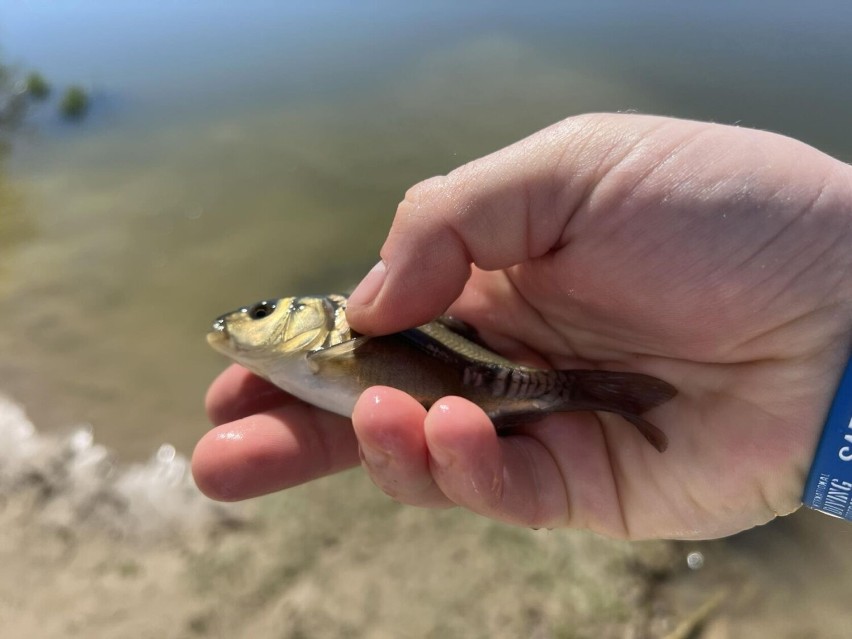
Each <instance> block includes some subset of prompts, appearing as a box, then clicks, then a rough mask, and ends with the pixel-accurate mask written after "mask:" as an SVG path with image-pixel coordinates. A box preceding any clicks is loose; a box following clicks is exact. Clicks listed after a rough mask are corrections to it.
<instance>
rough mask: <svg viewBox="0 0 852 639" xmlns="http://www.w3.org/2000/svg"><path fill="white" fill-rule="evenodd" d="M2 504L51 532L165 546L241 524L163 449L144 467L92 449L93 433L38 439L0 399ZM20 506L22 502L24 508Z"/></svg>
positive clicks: (185, 463) (236, 511)
mask: <svg viewBox="0 0 852 639" xmlns="http://www.w3.org/2000/svg"><path fill="white" fill-rule="evenodd" d="M0 498H2V499H3V500H4V503H5V504H6V506H8V505H9V503H10V502H12V501H15V500H17V501H18V506H19V509H22V512H26V513H27V514H29V513H32V514H34V515H35V516H38V517H40V518H43V520H44V521H45V522H46V523H48V524H51V525H56V526H60V527H79V526H84V525H85V526H88V525H92V526H95V527H97V528H99V529H102V530H104V531H106V532H107V533H109V534H111V535H115V536H119V537H123V538H134V539H145V540H153V539H163V538H174V537H183V536H186V535H191V534H197V533H205V532H212V531H215V530H217V529H221V528H222V527H223V526H230V525H233V524H238V523H240V522H241V521H242V517H241V515H240V510H241V509H240V508H239V506H237V505H234V504H220V503H217V502H214V501H212V500H210V499H208V498H206V497H205V496H204V495H202V494H201V492H200V491H199V490H198V488H197V487H196V486H195V483H194V482H193V480H192V474H191V472H190V469H189V460H188V459H187V458H186V457H184V456H183V455H181V454H179V453H177V452H176V451H175V449H174V447H173V446H171V445H170V444H163V445H162V446H160V448H159V449H158V450H157V451H156V453H155V454H154V455H153V456H152V457H151V458H150V459H149V460H148V461H147V462H145V463H143V464H129V465H121V464H119V463H118V462H117V460H116V458H115V456H114V455H113V454H112V453H111V452H110V451H109V450H108V449H107V448H106V447H104V446H102V445H100V444H97V443H95V441H94V437H93V434H92V429H91V427H90V426H78V427H76V428H74V429H73V430H71V431H70V434H67V435H65V436H57V435H49V434H47V435H46V434H41V433H39V432H38V431H37V429H36V427H35V426H34V425H33V423H32V422H31V421H30V420H29V418H28V417H27V415H26V413H25V412H24V410H23V409H22V408H21V407H20V406H18V405H17V404H16V403H15V402H13V401H12V400H10V399H8V398H6V397H4V396H2V395H0ZM21 501H24V502H26V504H25V506H24V507H22V506H21V503H20V502H21Z"/></svg>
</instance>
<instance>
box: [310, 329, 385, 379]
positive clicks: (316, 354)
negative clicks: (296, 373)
mask: <svg viewBox="0 0 852 639" xmlns="http://www.w3.org/2000/svg"><path fill="white" fill-rule="evenodd" d="M370 339H371V338H370V337H369V336H367V335H359V336H358V337H355V338H353V339H348V340H346V341H345V342H340V343H339V344H335V345H334V346H328V347H326V348H321V349H319V350H316V351H312V352H310V353H308V354H307V356H306V358H305V359H307V361H308V366H310V367H311V370H312V371H314V372H315V373H317V372H319V370H320V368H322V365H323V364H324V363H328V362H330V361H332V360H336V359H339V358H341V357H346V356H347V355H351V354H352V353H354V352H355V351H356V350H357V349H359V348H360V347H362V346H363V345H364V344H366V343H367V342H369V341H370Z"/></svg>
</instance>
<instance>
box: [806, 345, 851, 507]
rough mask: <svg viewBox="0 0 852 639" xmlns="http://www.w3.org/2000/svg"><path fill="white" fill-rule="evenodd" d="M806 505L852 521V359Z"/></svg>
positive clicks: (833, 407) (824, 435)
mask: <svg viewBox="0 0 852 639" xmlns="http://www.w3.org/2000/svg"><path fill="white" fill-rule="evenodd" d="M802 502H803V503H804V504H805V506H807V507H808V508H813V509H814V510H818V511H820V512H823V513H825V514H827V515H832V516H834V517H840V518H842V519H846V520H847V521H852V359H850V360H849V363H848V364H847V365H846V370H845V371H843V377H842V378H841V379H840V386H838V387H837V393H836V394H835V395H834V402H833V403H832V404H831V410H830V411H829V413H828V420H827V421H826V422H825V428H823V431H822V437H821V438H820V440H819V444H818V445H817V449H816V454H815V455H814V461H813V463H812V464H811V471H810V473H808V481H807V483H806V484H805V494H804V496H803V497H802Z"/></svg>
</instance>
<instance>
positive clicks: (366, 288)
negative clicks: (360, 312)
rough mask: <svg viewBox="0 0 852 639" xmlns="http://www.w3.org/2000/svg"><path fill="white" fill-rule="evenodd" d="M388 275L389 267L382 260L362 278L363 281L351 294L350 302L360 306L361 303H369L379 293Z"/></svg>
mask: <svg viewBox="0 0 852 639" xmlns="http://www.w3.org/2000/svg"><path fill="white" fill-rule="evenodd" d="M385 275H387V267H386V266H385V263H384V262H383V261H381V260H379V262H378V263H377V264H376V265H375V266H374V267H373V268H372V269H370V272H369V273H367V275H366V276H365V277H364V279H363V280H361V283H360V284H358V286H356V287H355V290H354V291H352V294H351V295H350V296H349V304H351V305H355V306H358V305H359V304H362V305H363V304H369V303H370V302H372V301H373V300H374V299H376V296H377V295H378V294H379V290H381V288H382V284H384V281H385Z"/></svg>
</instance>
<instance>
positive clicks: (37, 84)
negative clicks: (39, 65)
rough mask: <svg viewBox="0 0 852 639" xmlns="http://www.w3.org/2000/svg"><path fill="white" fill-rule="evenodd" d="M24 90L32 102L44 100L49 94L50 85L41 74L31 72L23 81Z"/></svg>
mask: <svg viewBox="0 0 852 639" xmlns="http://www.w3.org/2000/svg"><path fill="white" fill-rule="evenodd" d="M24 90H25V91H26V92H27V95H29V96H30V97H32V98H33V99H34V100H44V99H45V98H46V97H47V96H48V94H49V93H50V85H49V84H48V83H47V80H45V79H44V76H43V75H42V74H41V73H39V72H38V71H33V72H32V73H30V74H29V75H28V76H27V78H26V80H24Z"/></svg>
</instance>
